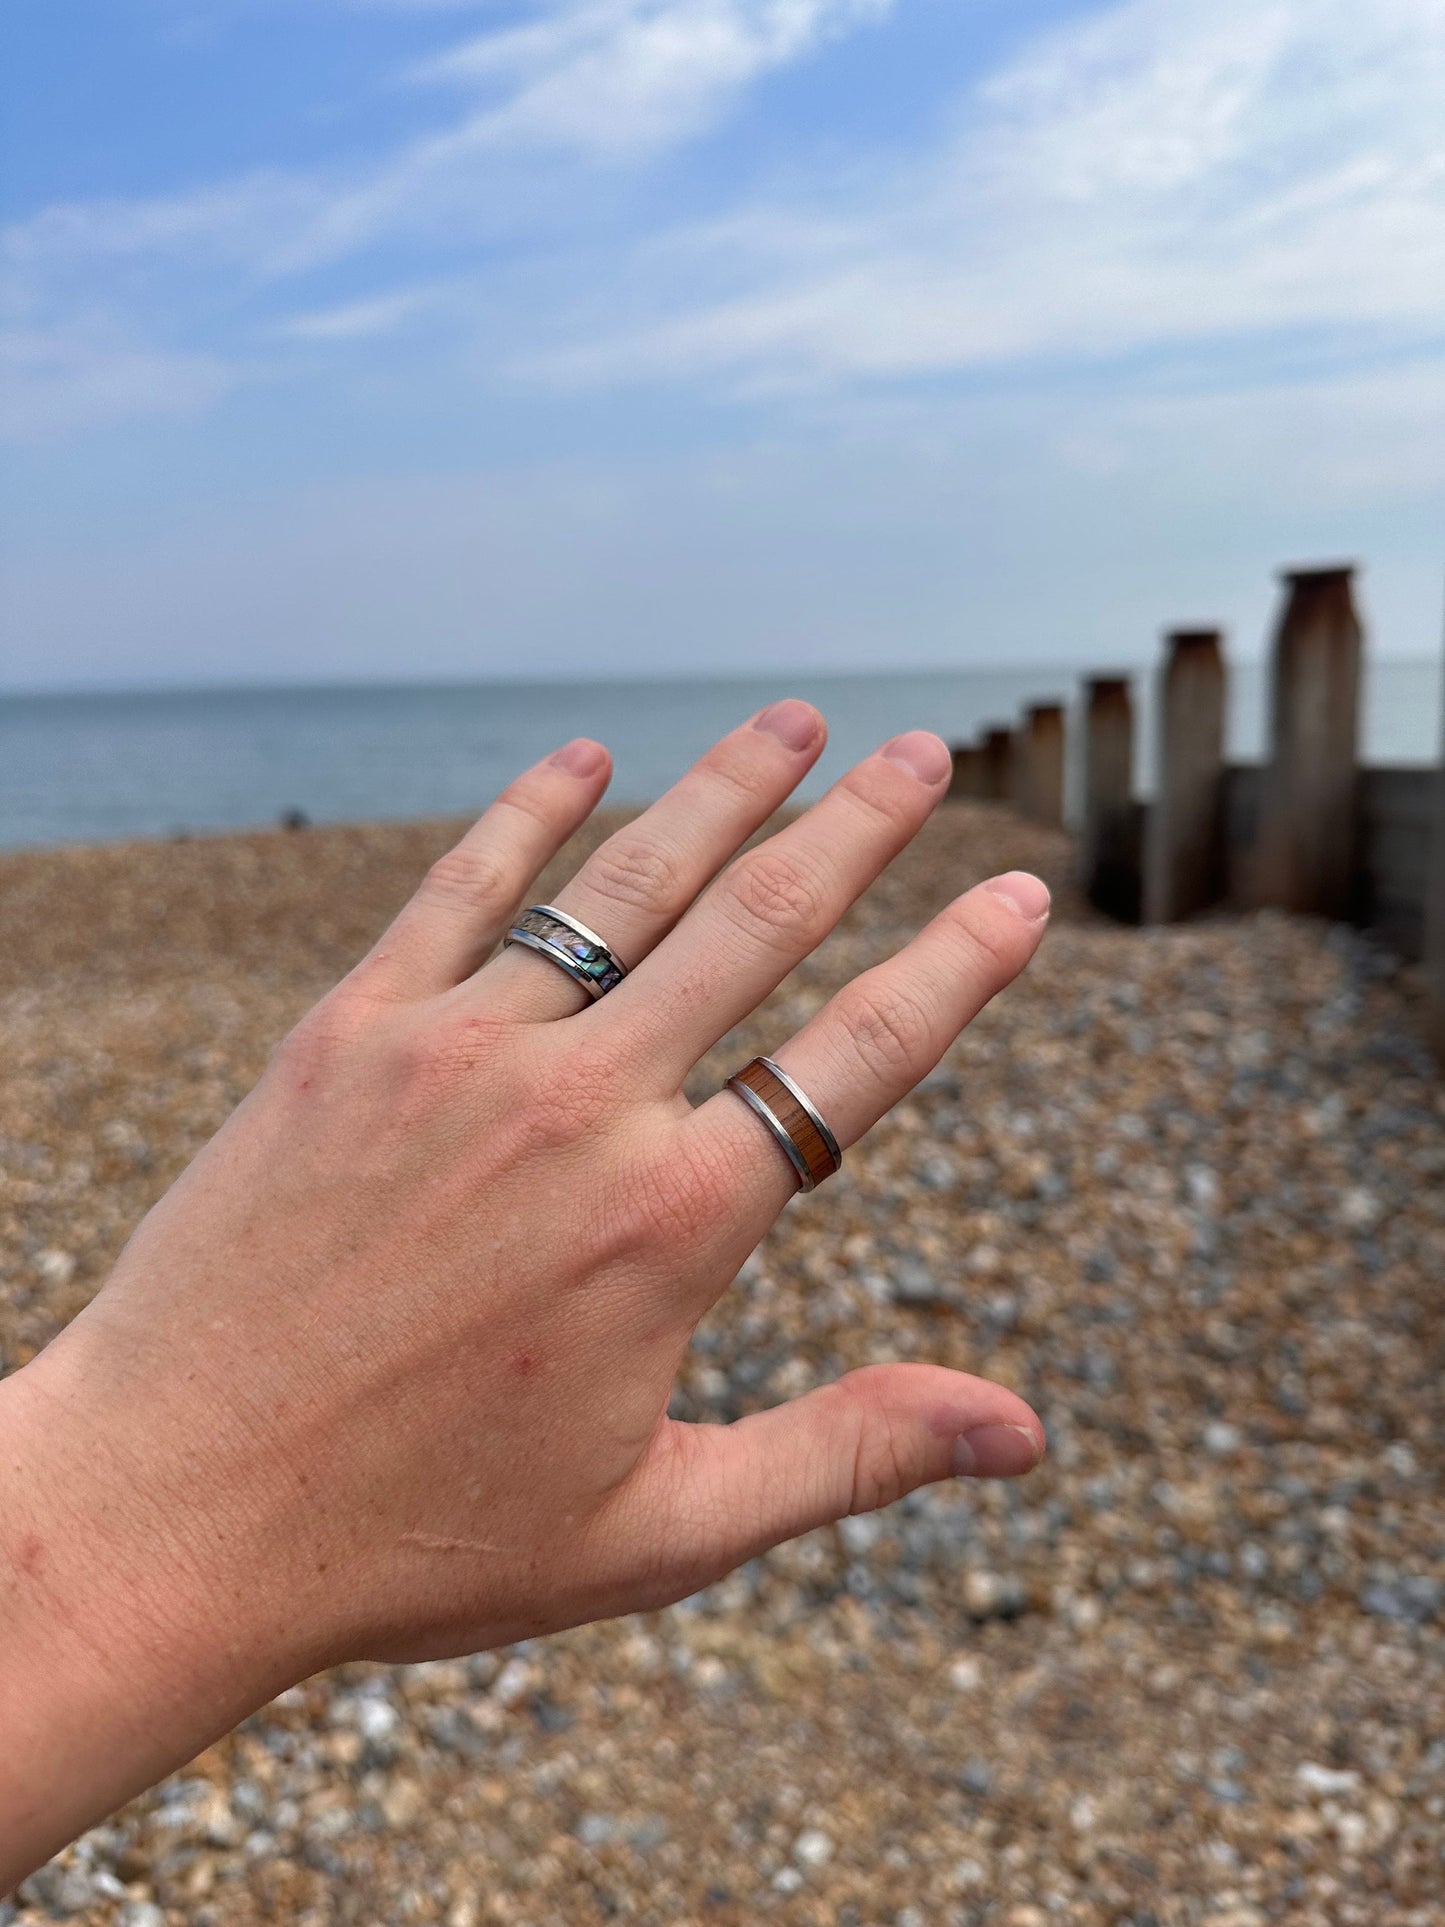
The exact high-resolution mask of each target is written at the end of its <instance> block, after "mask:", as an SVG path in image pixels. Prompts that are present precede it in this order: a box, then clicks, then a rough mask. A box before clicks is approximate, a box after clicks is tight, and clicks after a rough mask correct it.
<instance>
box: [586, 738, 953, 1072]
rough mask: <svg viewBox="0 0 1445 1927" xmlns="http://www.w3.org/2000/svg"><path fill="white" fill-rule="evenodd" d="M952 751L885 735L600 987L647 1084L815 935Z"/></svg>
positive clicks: (876, 863) (706, 1039) (909, 829)
mask: <svg viewBox="0 0 1445 1927" xmlns="http://www.w3.org/2000/svg"><path fill="white" fill-rule="evenodd" d="M952 767H953V760H952V758H951V756H950V755H949V752H948V749H947V747H946V746H945V745H944V743H943V742H941V741H940V739H939V738H938V737H937V736H933V735H930V734H929V733H928V732H927V731H925V730H913V731H910V732H909V734H908V735H906V736H895V737H894V739H893V740H892V742H889V743H885V744H884V745H883V747H882V749H880V750H878V751H877V752H876V753H875V754H874V755H872V756H869V757H866V758H865V759H864V760H863V762H861V763H859V764H857V765H855V767H854V768H853V769H851V770H849V772H848V774H847V775H846V776H844V777H842V778H841V779H840V780H839V781H838V782H837V783H835V784H834V785H833V787H832V789H831V790H829V791H828V793H827V795H826V796H824V797H823V798H822V799H821V800H820V801H819V802H817V803H815V804H814V805H813V807H812V808H811V809H810V810H808V811H807V813H806V814H805V815H803V816H801V817H799V818H798V820H797V821H796V822H795V823H790V824H789V825H788V826H787V828H786V829H783V830H780V831H779V832H778V833H777V835H776V836H772V837H769V838H768V840H767V842H766V843H762V844H760V845H759V846H758V848H757V849H755V850H750V851H748V852H747V853H746V854H744V855H743V856H740V857H739V858H738V860H737V861H736V862H735V863H734V864H732V865H731V866H730V867H729V868H728V869H727V870H726V871H724V873H723V874H722V876H720V877H719V878H718V880H717V881H716V883H714V884H713V886H712V888H711V889H710V890H708V891H707V893H706V894H705V895H704V896H703V897H702V898H701V899H700V901H699V902H698V903H696V904H695V905H694V906H693V908H692V909H691V910H690V911H689V912H688V914H687V915H686V916H685V917H684V918H683V919H682V922H681V923H680V924H679V925H678V927H677V929H676V930H674V931H673V933H672V935H671V936H670V937H668V938H667V939H666V941H665V942H663V943H662V944H660V945H659V946H658V948H657V949H656V950H655V951H654V952H653V954H652V955H651V956H650V957H648V958H647V960H646V961H645V963H643V965H642V966H641V967H640V968H639V969H637V970H635V971H634V972H633V973H632V975H631V976H629V977H627V978H626V979H625V980H624V981H623V982H622V983H620V984H619V985H618V986H617V988H616V989H615V990H613V991H611V992H610V993H609V994H608V997H607V1010H606V1021H607V1023H608V1025H609V1027H611V1028H613V1029H614V1031H615V1032H617V1033H622V1034H625V1033H626V1032H628V1031H630V1032H631V1033H632V1036H631V1038H630V1039H628V1040H627V1041H628V1047H629V1049H630V1050H632V1051H635V1052H636V1054H637V1059H638V1061H639V1062H645V1063H646V1064H647V1066H648V1075H649V1081H652V1080H653V1079H655V1080H656V1082H657V1086H658V1088H659V1090H664V1091H665V1090H676V1089H677V1087H678V1086H679V1085H680V1084H681V1082H682V1080H683V1078H684V1077H686V1075H687V1073H688V1072H689V1071H690V1070H691V1069H692V1067H693V1065H694V1064H695V1063H696V1062H697V1060H698V1059H699V1058H700V1057H701V1056H703V1054H704V1053H705V1052H706V1051H708V1050H710V1049H711V1047H712V1046H713V1045H714V1044H715V1043H716V1042H717V1040H718V1039H719V1038H720V1037H721V1036H722V1035H723V1033H724V1032H725V1031H728V1030H731V1028H732V1027H733V1025H734V1024H736V1023H738V1022H740V1021H741V1020H742V1019H743V1018H744V1017H746V1016H747V1015H748V1014H749V1013H750V1012H751V1011H753V1010H755V1009H756V1008H757V1006H758V1005H759V1004H760V1003H761V1002H762V1000H763V999H764V997H766V996H767V995H768V993H769V992H770V991H772V990H774V989H776V988H777V986H778V985H779V984H780V983H781V982H782V980H783V978H784V977H786V976H787V974H788V972H789V971H790V970H792V969H793V967H794V966H795V965H796V964H798V963H800V962H801V961H802V959H803V958H804V957H806V956H807V955H808V953H809V951H811V950H813V949H815V948H816V947H817V945H818V944H820V943H821V942H822V940H823V938H824V937H825V936H827V934H828V932H829V931H830V930H831V929H832V928H833V925H834V924H835V923H836V922H837V921H838V919H839V917H841V916H842V914H843V912H844V911H845V910H846V909H847V908H848V906H849V905H850V904H851V903H852V902H853V901H854V899H855V898H856V897H859V896H861V895H862V893H863V891H864V890H866V889H867V887H868V885H869V884H870V883H871V882H872V881H873V879H874V878H875V877H876V876H877V875H878V873H879V872H880V871H881V870H882V869H884V868H885V866H886V865H887V864H888V863H889V862H891V860H892V859H893V858H894V857H895V856H896V855H897V854H898V852H899V851H900V850H901V849H902V848H903V847H904V845H905V844H907V843H908V842H909V841H910V840H911V839H912V838H913V837H914V836H915V835H916V834H917V832H918V831H919V830H920V829H921V828H922V827H923V824H924V822H925V821H926V820H927V818H928V816H929V814H930V813H931V812H932V810H933V807H934V805H935V804H936V803H937V802H938V801H939V799H940V798H941V797H942V796H943V794H944V792H945V790H946V789H947V788H948V780H949V776H950V774H951V771H952Z"/></svg>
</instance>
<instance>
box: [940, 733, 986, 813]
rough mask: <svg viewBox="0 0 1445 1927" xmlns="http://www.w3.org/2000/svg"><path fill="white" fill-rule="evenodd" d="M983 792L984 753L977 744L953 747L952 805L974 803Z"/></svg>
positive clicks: (949, 790)
mask: <svg viewBox="0 0 1445 1927" xmlns="http://www.w3.org/2000/svg"><path fill="white" fill-rule="evenodd" d="M983 793H984V790H983V751H982V749H981V748H980V747H979V745H978V744H977V743H955V744H954V745H953V775H952V777H951V778H950V780H949V785H948V800H949V801H950V802H951V803H955V802H960V801H967V802H973V801H975V800H976V799H977V798H979V797H981V796H982V795H983Z"/></svg>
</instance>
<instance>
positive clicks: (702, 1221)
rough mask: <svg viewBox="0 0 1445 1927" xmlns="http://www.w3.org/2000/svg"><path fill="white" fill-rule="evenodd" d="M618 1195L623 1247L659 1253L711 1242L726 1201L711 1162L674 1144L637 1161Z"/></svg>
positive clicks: (647, 1154)
mask: <svg viewBox="0 0 1445 1927" xmlns="http://www.w3.org/2000/svg"><path fill="white" fill-rule="evenodd" d="M619 1197H620V1200H621V1217H622V1222H621V1225H620V1227H619V1228H620V1231H621V1236H622V1241H623V1243H624V1244H625V1245H627V1246H628V1247H629V1248H635V1249H643V1250H645V1249H649V1248H653V1249H656V1250H658V1251H661V1252H677V1251H679V1250H688V1249H691V1248H693V1247H695V1246H697V1245H699V1244H701V1243H703V1242H704V1241H705V1240H707V1239H708V1238H710V1237H711V1236H712V1234H713V1232H714V1231H715V1230H716V1228H717V1224H718V1220H719V1218H720V1216H721V1215H722V1214H723V1212H724V1210H725V1209H726V1203H727V1199H726V1194H725V1193H724V1192H723V1191H722V1189H721V1188H720V1185H719V1182H718V1171H717V1169H716V1167H715V1165H714V1162H713V1160H712V1159H711V1158H710V1157H709V1156H708V1155H706V1154H704V1153H700V1152H699V1151H697V1150H695V1149H680V1148H678V1147H677V1146H676V1145H669V1146H668V1148H667V1149H666V1150H665V1151H664V1152H662V1153H659V1152H658V1151H657V1150H656V1149H651V1150H649V1151H648V1152H646V1153H644V1154H643V1155H642V1156H641V1157H639V1158H638V1159H637V1161H636V1164H635V1166H634V1168H633V1169H632V1171H631V1172H630V1173H629V1179H628V1183H627V1184H626V1185H625V1186H624V1187H622V1190H621V1192H620V1193H619Z"/></svg>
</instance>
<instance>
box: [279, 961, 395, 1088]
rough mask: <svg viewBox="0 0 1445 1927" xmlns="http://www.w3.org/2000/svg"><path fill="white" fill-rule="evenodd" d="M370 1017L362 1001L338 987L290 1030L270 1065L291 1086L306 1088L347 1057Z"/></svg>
mask: <svg viewBox="0 0 1445 1927" xmlns="http://www.w3.org/2000/svg"><path fill="white" fill-rule="evenodd" d="M373 1015H374V1010H373V1007H372V1006H370V1005H369V1004H368V1003H367V1002H366V1000H364V999H363V998H362V997H360V996H358V995H356V994H354V993H351V992H349V991H348V988H347V985H346V984H345V983H342V984H339V985H338V986H337V987H336V989H335V990H333V991H330V992H329V993H328V994H327V995H326V996H325V997H323V998H322V999H321V1002H320V1003H319V1004H315V1005H313V1006H312V1008H311V1009H310V1010H308V1011H307V1013H306V1015H305V1016H304V1017H303V1018H302V1019H301V1020H300V1022H299V1023H297V1024H294V1025H293V1026H292V1028H291V1029H290V1031H288V1032H287V1034H286V1036H285V1037H283V1038H282V1040H281V1042H280V1043H279V1044H278V1045H277V1046H276V1049H275V1052H274V1053H273V1055H272V1060H271V1061H272V1063H273V1064H274V1066H275V1067H276V1068H277V1069H278V1070H279V1071H280V1072H281V1073H282V1075H283V1076H286V1077H288V1078H290V1079H291V1080H292V1081H293V1082H295V1083H297V1084H310V1083H311V1082H313V1081H314V1080H315V1079H316V1078H317V1077H319V1076H321V1075H323V1074H326V1073H330V1072H332V1071H334V1070H335V1069H336V1067H337V1066H338V1065H339V1064H340V1063H342V1062H343V1061H344V1060H345V1059H346V1058H347V1057H349V1056H350V1055H351V1053H352V1052H353V1051H354V1049H355V1048H356V1046H357V1044H358V1043H359V1041H360V1039H361V1037H362V1035H363V1033H364V1032H365V1031H366V1029H367V1028H368V1026H369V1024H370V1021H371V1019H372V1017H373Z"/></svg>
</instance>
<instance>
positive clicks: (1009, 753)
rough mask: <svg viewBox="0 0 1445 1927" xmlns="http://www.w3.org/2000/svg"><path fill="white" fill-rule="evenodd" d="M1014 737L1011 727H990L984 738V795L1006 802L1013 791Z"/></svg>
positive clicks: (998, 801)
mask: <svg viewBox="0 0 1445 1927" xmlns="http://www.w3.org/2000/svg"><path fill="white" fill-rule="evenodd" d="M1013 745H1014V739H1013V731H1012V730H1011V729H990V730H987V731H985V733H984V739H983V796H984V798H985V800H986V801H987V802H990V803H1006V802H1008V800H1009V798H1010V796H1011V795H1012V792H1013V754H1014V747H1013Z"/></svg>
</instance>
